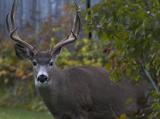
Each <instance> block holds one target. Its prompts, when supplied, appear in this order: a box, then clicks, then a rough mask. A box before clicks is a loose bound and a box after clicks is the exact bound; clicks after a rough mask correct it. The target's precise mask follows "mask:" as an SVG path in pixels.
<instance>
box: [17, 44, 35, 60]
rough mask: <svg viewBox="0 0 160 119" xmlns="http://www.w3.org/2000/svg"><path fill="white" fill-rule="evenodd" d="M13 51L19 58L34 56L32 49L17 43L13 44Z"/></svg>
mask: <svg viewBox="0 0 160 119" xmlns="http://www.w3.org/2000/svg"><path fill="white" fill-rule="evenodd" d="M15 51H16V56H17V57H18V58H19V59H32V58H33V56H34V53H33V51H31V50H30V49H28V48H27V47H25V46H23V45H21V44H18V43H16V44H15Z"/></svg>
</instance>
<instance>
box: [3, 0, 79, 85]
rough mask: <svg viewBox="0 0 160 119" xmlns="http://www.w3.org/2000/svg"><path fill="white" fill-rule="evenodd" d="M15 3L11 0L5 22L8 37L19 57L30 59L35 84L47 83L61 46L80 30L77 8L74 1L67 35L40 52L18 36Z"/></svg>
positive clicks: (74, 38) (72, 38) (74, 37)
mask: <svg viewBox="0 0 160 119" xmlns="http://www.w3.org/2000/svg"><path fill="white" fill-rule="evenodd" d="M15 4H16V0H14V2H13V5H12V9H11V12H10V13H8V14H7V17H6V24H7V29H8V31H9V33H10V38H11V39H12V40H13V41H14V42H15V51H16V55H17V57H19V58H20V59H29V60H31V61H32V63H33V70H34V77H35V84H36V85H42V84H43V85H44V84H48V82H49V80H50V79H51V78H50V77H51V75H53V73H52V72H53V71H54V69H55V59H56V57H57V55H58V54H59V53H60V51H61V49H62V47H64V46H65V45H67V44H70V43H72V42H74V41H76V40H77V37H78V34H79V31H80V17H79V8H78V6H77V4H76V2H75V5H76V8H77V12H76V15H75V19H74V23H73V27H72V30H71V33H70V34H69V35H68V37H66V39H64V40H62V41H61V42H59V43H57V44H56V45H55V46H54V48H50V50H49V52H40V51H39V50H37V49H36V48H35V47H33V46H32V45H30V44H29V43H27V42H25V41H23V40H22V39H21V38H20V37H19V35H18V33H17V27H16V24H15V19H14V15H15ZM52 49H53V50H52Z"/></svg>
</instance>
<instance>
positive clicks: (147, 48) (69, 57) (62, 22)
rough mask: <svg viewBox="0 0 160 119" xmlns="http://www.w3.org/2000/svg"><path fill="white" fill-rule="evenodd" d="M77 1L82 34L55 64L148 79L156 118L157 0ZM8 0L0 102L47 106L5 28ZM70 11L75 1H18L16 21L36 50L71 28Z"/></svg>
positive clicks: (7, 1) (0, 13)
mask: <svg viewBox="0 0 160 119" xmlns="http://www.w3.org/2000/svg"><path fill="white" fill-rule="evenodd" d="M77 2H78V4H79V6H80V7H81V21H82V29H81V33H80V38H79V40H78V41H76V42H75V43H73V44H71V45H69V46H67V47H66V48H63V51H62V53H61V55H60V57H59V58H58V60H57V65H58V66H59V67H61V68H67V67H70V66H79V65H92V66H97V67H99V66H101V67H105V68H106V69H107V71H108V72H109V73H110V75H111V79H112V80H114V81H119V80H121V79H122V77H125V78H127V79H128V80H133V81H136V82H137V81H139V80H147V81H148V82H150V83H151V85H153V89H152V90H151V91H150V92H149V93H150V96H151V97H152V100H151V105H152V106H151V107H150V108H151V110H152V111H150V113H148V118H150V119H152V118H153V119H158V118H157V117H158V116H159V115H160V111H159V110H160V103H159V100H160V91H159V87H160V57H159V56H160V35H159V34H160V2H159V0H148V1H146V0H79V1H78V0H77ZM12 3H13V0H1V1H0V82H1V83H0V89H1V90H0V107H14V108H15V107H16V108H17V107H18V108H19V107H21V108H25V109H27V110H31V111H37V112H39V111H45V110H46V108H45V106H44V105H43V102H42V101H41V99H40V98H39V96H38V93H37V91H36V90H35V87H34V84H33V75H32V67H31V63H30V62H29V61H26V60H24V61H21V60H19V59H17V58H16V56H15V52H14V43H13V42H12V41H11V40H10V39H9V35H8V31H7V30H6V24H5V17H6V14H7V13H8V12H9V11H10V9H11V5H12ZM74 14H75V7H74V4H73V0H18V4H17V10H16V23H17V26H18V32H19V35H20V36H21V38H23V40H25V41H27V42H29V43H31V44H33V45H34V46H36V47H38V48H39V49H41V50H46V49H47V48H48V47H49V46H50V45H54V44H56V43H57V42H58V41H60V40H62V39H63V38H64V37H66V36H67V35H68V34H69V33H70V30H71V26H72V22H73V18H74ZM1 110H2V111H3V109H1V108H0V111H1ZM11 112H12V111H11ZM40 117H41V116H40ZM0 118H2V117H1V113H0ZM30 118H31V117H30ZM6 119H8V118H6ZM38 119H39V117H38Z"/></svg>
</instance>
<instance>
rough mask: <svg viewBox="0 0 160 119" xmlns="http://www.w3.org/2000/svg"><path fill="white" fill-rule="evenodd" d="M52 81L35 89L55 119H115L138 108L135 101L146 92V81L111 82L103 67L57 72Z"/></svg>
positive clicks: (78, 68)
mask: <svg viewBox="0 0 160 119" xmlns="http://www.w3.org/2000/svg"><path fill="white" fill-rule="evenodd" d="M53 74H55V72H53ZM57 75H58V76H57ZM51 78H52V79H51V80H50V83H49V85H48V86H47V87H41V86H36V88H37V89H38V90H39V93H40V95H41V97H42V98H43V100H44V102H45V104H46V106H47V107H48V109H49V110H50V112H51V113H52V114H53V115H54V116H55V117H57V118H55V119H66V118H67V119H115V118H116V117H117V116H118V115H120V114H122V113H130V112H136V111H138V109H141V107H142V106H143V104H142V105H141V104H140V105H139V104H138V103H137V102H138V100H140V99H142V98H144V97H145V95H144V94H145V91H146V90H147V89H148V87H147V85H148V84H147V82H141V83H140V84H139V85H137V86H134V85H133V84H132V83H131V82H129V81H127V80H125V81H122V82H121V83H113V82H112V81H110V80H109V75H108V73H107V72H106V71H105V70H104V69H103V68H93V67H75V68H69V69H65V70H62V71H59V70H58V71H57V72H56V74H55V75H53V77H51ZM129 100H131V101H130V102H128V104H127V101H129Z"/></svg>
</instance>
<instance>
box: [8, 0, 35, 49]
mask: <svg viewBox="0 0 160 119" xmlns="http://www.w3.org/2000/svg"><path fill="white" fill-rule="evenodd" d="M15 4H16V0H14V2H13V4H12V9H11V12H10V13H8V14H7V16H6V24H7V29H8V31H9V34H10V38H11V39H12V40H14V41H15V42H16V43H18V44H20V45H22V46H25V47H27V48H28V49H30V50H32V51H34V50H35V48H34V47H33V46H32V45H30V44H28V43H27V42H25V41H23V40H22V39H21V38H20V37H19V35H18V33H17V27H16V24H15V19H14V15H15ZM10 21H11V22H10ZM9 22H10V23H9Z"/></svg>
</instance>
